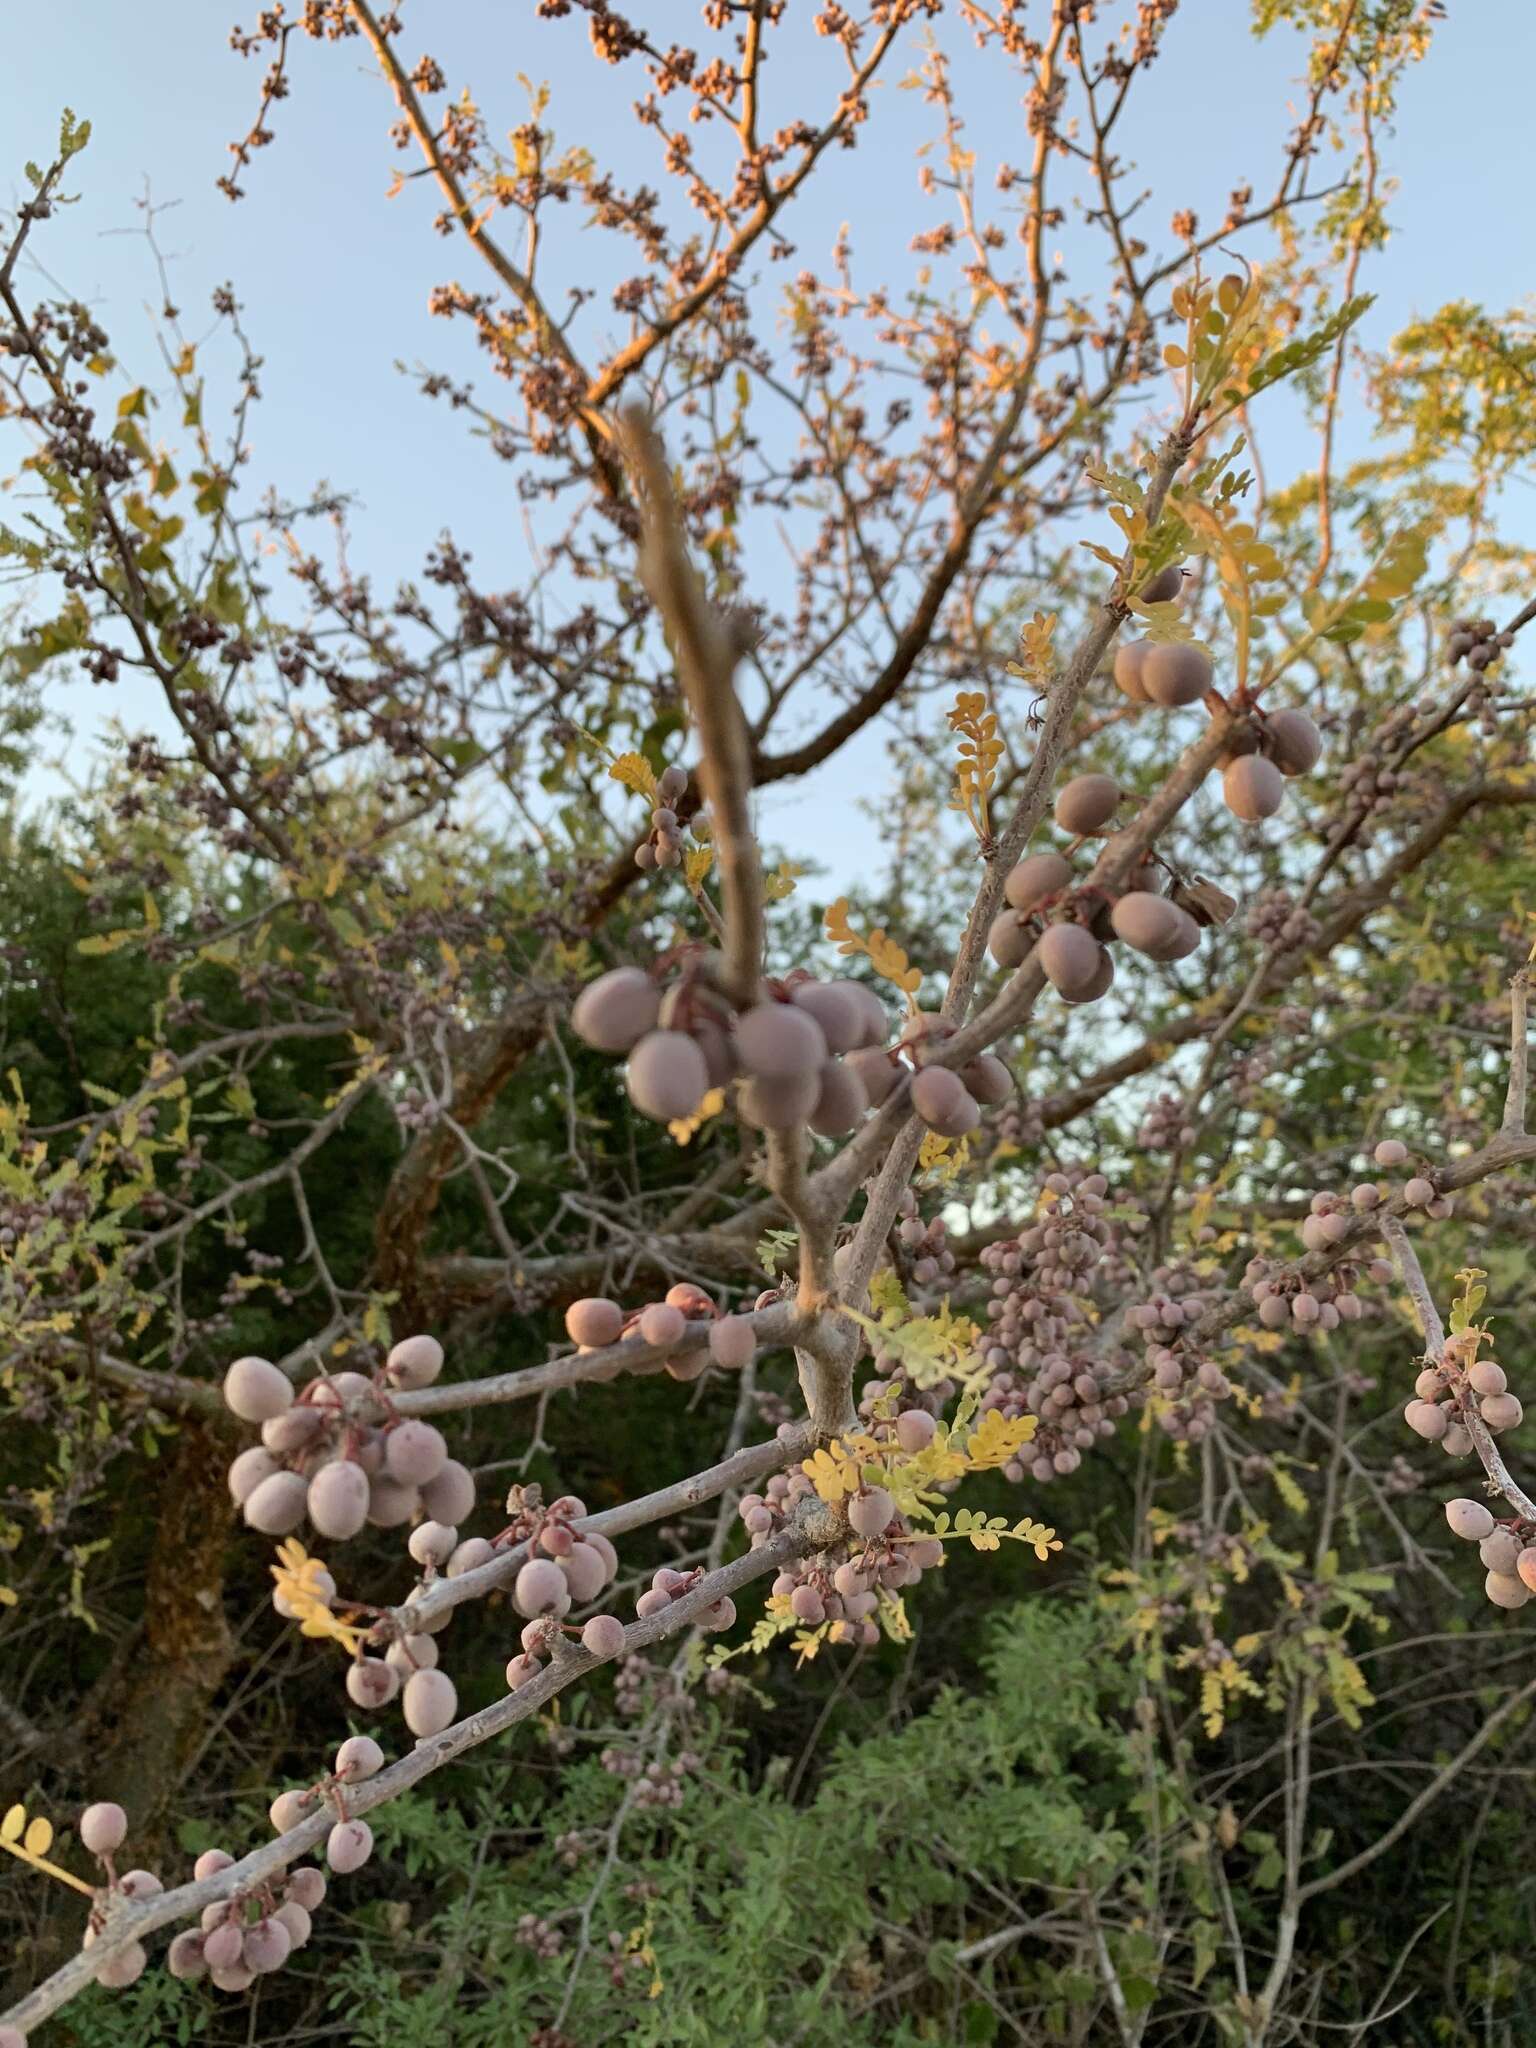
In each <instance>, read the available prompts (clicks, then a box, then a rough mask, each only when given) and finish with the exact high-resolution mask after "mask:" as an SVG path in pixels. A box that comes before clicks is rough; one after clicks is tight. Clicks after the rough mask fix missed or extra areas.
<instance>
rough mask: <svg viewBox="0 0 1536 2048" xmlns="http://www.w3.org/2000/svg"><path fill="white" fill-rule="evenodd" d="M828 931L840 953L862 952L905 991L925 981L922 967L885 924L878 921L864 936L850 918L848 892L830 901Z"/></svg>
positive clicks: (890, 980)
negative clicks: (910, 958)
mask: <svg viewBox="0 0 1536 2048" xmlns="http://www.w3.org/2000/svg"><path fill="white" fill-rule="evenodd" d="M826 932H827V937H828V938H829V939H830V940H831V941H832V943H833V944H834V945H835V946H836V947H837V950H838V951H839V952H840V953H845V954H846V953H863V954H864V955H865V956H866V957H867V958H868V960H869V963H870V965H871V966H872V967H873V968H874V970H875V972H876V974H878V975H881V976H882V977H883V978H884V979H885V980H886V981H889V982H894V984H895V985H896V987H897V988H899V989H900V990H901V991H902V993H903V994H904V995H909V996H910V995H915V994H916V993H917V991H918V989H919V987H920V986H921V984H922V979H923V975H922V969H921V968H918V967H911V966H909V965H908V964H907V956H906V954H905V953H904V952H903V951H902V949H901V948H900V946H898V945H897V944H896V941H895V940H894V939H893V938H891V937H890V935H889V934H888V933H887V932H886V931H885V930H884V929H883V928H882V927H880V926H878V925H877V926H876V928H875V930H874V931H872V932H871V933H870V935H869V937H868V938H867V939H866V938H861V937H860V935H859V934H858V933H857V932H856V931H855V930H854V929H853V926H852V925H851V924H850V923H849V922H848V898H847V897H846V896H839V897H838V899H837V901H836V902H835V903H833V904H829V905H828V908H827V921H826Z"/></svg>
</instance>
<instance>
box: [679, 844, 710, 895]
mask: <svg viewBox="0 0 1536 2048" xmlns="http://www.w3.org/2000/svg"><path fill="white" fill-rule="evenodd" d="M714 861H715V853H714V848H713V847H710V846H690V847H689V849H688V851H687V852H686V853H685V854H684V855H683V880H684V881H685V882H686V883H687V884H688V886H689V888H690V889H698V888H700V887H702V885H703V882H704V877H705V876H706V875H707V874H708V873H709V871H710V869H711V868H712V867H713V866H714Z"/></svg>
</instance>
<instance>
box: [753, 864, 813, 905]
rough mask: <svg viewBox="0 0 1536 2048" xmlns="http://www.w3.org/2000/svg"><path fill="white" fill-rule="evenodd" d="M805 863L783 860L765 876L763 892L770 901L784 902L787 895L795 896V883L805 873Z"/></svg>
mask: <svg viewBox="0 0 1536 2048" xmlns="http://www.w3.org/2000/svg"><path fill="white" fill-rule="evenodd" d="M805 871H806V870H805V864H804V862H802V861H798V860H781V861H780V862H779V864H778V866H777V867H776V868H775V869H774V871H773V873H772V874H771V875H764V877H763V894H764V896H766V897H767V899H768V901H769V902H770V903H782V902H783V900H784V898H785V897H786V896H793V895H794V893H795V883H796V882H797V881H798V880H799V878H800V876H801V875H803V874H804V873H805Z"/></svg>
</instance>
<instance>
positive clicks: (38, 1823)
mask: <svg viewBox="0 0 1536 2048" xmlns="http://www.w3.org/2000/svg"><path fill="white" fill-rule="evenodd" d="M21 1846H22V1847H23V1848H24V1849H26V1850H27V1851H28V1852H29V1853H30V1854H31V1855H33V1856H46V1855H47V1854H48V1851H49V1850H50V1849H51V1848H52V1847H53V1822H52V1821H51V1820H45V1819H44V1818H43V1816H42V1815H41V1814H39V1815H38V1817H37V1819H36V1820H34V1821H29V1822H28V1824H27V1832H26V1834H25V1836H24V1837H23V1838H22V1845H21Z"/></svg>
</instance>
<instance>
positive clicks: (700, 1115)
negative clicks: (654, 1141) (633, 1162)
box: [667, 1088, 725, 1145]
mask: <svg viewBox="0 0 1536 2048" xmlns="http://www.w3.org/2000/svg"><path fill="white" fill-rule="evenodd" d="M724 1107H725V1090H724V1089H723V1088H711V1089H710V1091H709V1093H708V1094H707V1095H706V1096H705V1098H704V1100H703V1101H702V1102H701V1103H700V1104H699V1106H698V1108H697V1109H696V1110H695V1111H694V1113H693V1115H692V1116H675V1117H673V1119H672V1121H671V1123H669V1124H668V1125H667V1129H668V1131H670V1132H671V1134H672V1136H673V1137H674V1138H675V1139H676V1140H677V1142H678V1144H679V1145H686V1144H687V1143H688V1142H689V1140H690V1139H691V1138H693V1137H695V1136H696V1135H697V1134H698V1131H699V1130H700V1128H701V1127H702V1126H703V1125H704V1124H706V1123H708V1121H709V1119H710V1118H711V1117H712V1116H718V1115H719V1114H720V1112H721V1110H722V1109H724Z"/></svg>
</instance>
